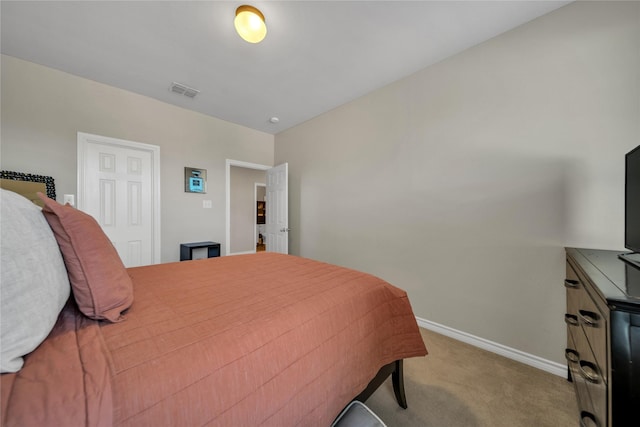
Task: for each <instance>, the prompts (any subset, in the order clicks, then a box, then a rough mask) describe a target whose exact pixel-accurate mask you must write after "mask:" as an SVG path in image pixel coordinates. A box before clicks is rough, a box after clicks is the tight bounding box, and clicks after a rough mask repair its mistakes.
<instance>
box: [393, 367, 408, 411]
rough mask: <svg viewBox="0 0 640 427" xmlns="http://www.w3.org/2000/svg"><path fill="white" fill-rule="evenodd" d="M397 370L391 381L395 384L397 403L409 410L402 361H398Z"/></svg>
mask: <svg viewBox="0 0 640 427" xmlns="http://www.w3.org/2000/svg"><path fill="white" fill-rule="evenodd" d="M395 365H396V366H395V369H394V370H393V373H392V374H391V381H392V382H393V392H394V393H395V395H396V401H397V402H398V405H400V407H402V408H403V409H407V397H406V396H405V394H404V373H403V368H402V359H400V360H396V362H395Z"/></svg>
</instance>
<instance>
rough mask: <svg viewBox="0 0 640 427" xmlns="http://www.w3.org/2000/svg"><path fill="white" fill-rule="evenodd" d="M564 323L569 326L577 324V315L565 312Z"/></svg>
mask: <svg viewBox="0 0 640 427" xmlns="http://www.w3.org/2000/svg"><path fill="white" fill-rule="evenodd" d="M564 323H566V324H567V325H571V326H578V316H576V315H575V314H569V313H565V315H564Z"/></svg>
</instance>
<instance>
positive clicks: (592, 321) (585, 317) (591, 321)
mask: <svg viewBox="0 0 640 427" xmlns="http://www.w3.org/2000/svg"><path fill="white" fill-rule="evenodd" d="M578 317H579V318H580V322H581V323H582V324H583V325H585V326H590V327H592V328H597V327H598V320H599V319H600V316H598V315H597V314H596V313H594V312H593V311H587V310H578Z"/></svg>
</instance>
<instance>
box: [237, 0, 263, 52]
mask: <svg viewBox="0 0 640 427" xmlns="http://www.w3.org/2000/svg"><path fill="white" fill-rule="evenodd" d="M233 24H234V25H235V27H236V31H237V32H238V34H239V35H240V37H242V38H243V39H244V40H246V41H248V42H249V43H260V42H261V41H262V39H264V37H265V36H266V35H267V25H266V24H265V23H264V15H263V14H262V12H260V11H259V10H258V9H256V8H255V7H253V6H247V5H243V6H240V7H239V8H237V9H236V19H235V20H234V21H233Z"/></svg>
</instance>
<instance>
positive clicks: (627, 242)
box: [624, 145, 640, 252]
mask: <svg viewBox="0 0 640 427" xmlns="http://www.w3.org/2000/svg"><path fill="white" fill-rule="evenodd" d="M624 200H625V209H624V224H625V225H624V246H625V248H627V249H629V250H631V251H633V252H640V145H639V146H637V147H636V148H634V149H633V150H631V151H629V152H628V153H627V155H626V157H625V198H624Z"/></svg>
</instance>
